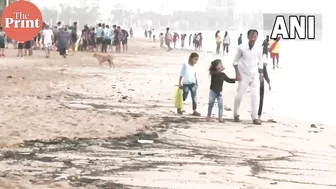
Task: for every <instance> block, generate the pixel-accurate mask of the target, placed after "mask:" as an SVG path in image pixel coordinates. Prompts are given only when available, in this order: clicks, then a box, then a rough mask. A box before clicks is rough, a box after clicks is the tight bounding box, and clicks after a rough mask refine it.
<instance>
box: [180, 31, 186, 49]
mask: <svg viewBox="0 0 336 189" xmlns="http://www.w3.org/2000/svg"><path fill="white" fill-rule="evenodd" d="M186 36H187V34H181V48H182V49H183V48H184V42H185V38H186Z"/></svg>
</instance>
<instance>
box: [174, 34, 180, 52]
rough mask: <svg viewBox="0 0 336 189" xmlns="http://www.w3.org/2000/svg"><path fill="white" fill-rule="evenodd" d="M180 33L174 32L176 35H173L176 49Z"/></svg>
mask: <svg viewBox="0 0 336 189" xmlns="http://www.w3.org/2000/svg"><path fill="white" fill-rule="evenodd" d="M179 38H180V37H179V34H178V33H176V32H174V35H173V43H174V49H175V48H176V42H177V40H178V39H179Z"/></svg>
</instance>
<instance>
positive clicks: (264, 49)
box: [262, 35, 269, 58]
mask: <svg viewBox="0 0 336 189" xmlns="http://www.w3.org/2000/svg"><path fill="white" fill-rule="evenodd" d="M262 47H263V55H265V56H266V58H268V47H269V35H266V39H265V40H264V41H263V44H262Z"/></svg>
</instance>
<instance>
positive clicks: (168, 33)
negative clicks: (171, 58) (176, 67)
mask: <svg viewBox="0 0 336 189" xmlns="http://www.w3.org/2000/svg"><path fill="white" fill-rule="evenodd" d="M165 41H166V45H167V47H168V51H171V50H172V48H171V47H170V43H171V41H172V35H171V33H170V32H169V28H166V34H165Z"/></svg>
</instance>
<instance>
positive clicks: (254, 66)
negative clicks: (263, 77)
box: [233, 43, 263, 120]
mask: <svg viewBox="0 0 336 189" xmlns="http://www.w3.org/2000/svg"><path fill="white" fill-rule="evenodd" d="M233 65H237V66H238V72H239V73H240V77H241V80H240V81H239V82H238V89H237V95H236V97H235V101H234V110H233V115H234V116H237V115H239V107H240V103H241V100H242V98H243V96H244V94H245V93H246V91H247V89H248V87H250V93H251V102H252V110H251V116H252V119H253V120H254V119H257V118H258V108H259V100H260V97H259V94H260V77H259V69H263V63H262V49H261V47H260V48H259V47H257V46H256V45H254V47H253V48H252V49H250V47H249V45H248V44H247V43H246V44H242V45H240V46H239V47H238V50H237V54H236V56H235V59H234V63H233Z"/></svg>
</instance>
